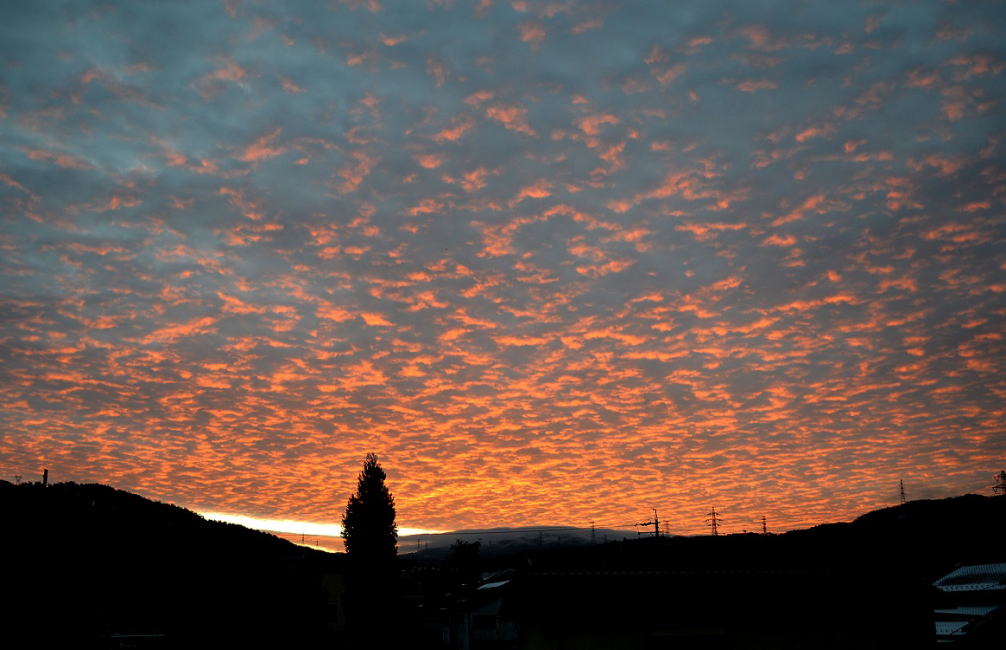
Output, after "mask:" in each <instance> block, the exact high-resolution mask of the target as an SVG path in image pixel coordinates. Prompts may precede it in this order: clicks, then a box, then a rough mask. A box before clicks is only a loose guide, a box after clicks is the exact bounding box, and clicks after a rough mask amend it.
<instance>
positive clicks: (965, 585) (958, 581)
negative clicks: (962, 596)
mask: <svg viewBox="0 0 1006 650" xmlns="http://www.w3.org/2000/svg"><path fill="white" fill-rule="evenodd" d="M933 585H935V586H936V587H938V588H939V589H941V590H942V591H998V590H1002V589H1006V562H1000V563H998V564H972V565H969V566H962V567H960V568H959V569H955V570H954V571H951V572H950V573H948V574H947V575H945V576H943V577H942V578H940V579H939V580H937V581H936V582H934V583H933Z"/></svg>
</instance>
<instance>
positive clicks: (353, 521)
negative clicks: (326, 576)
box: [342, 454, 398, 565]
mask: <svg viewBox="0 0 1006 650" xmlns="http://www.w3.org/2000/svg"><path fill="white" fill-rule="evenodd" d="M386 478H387V475H386V474H385V473H384V470H383V469H382V468H381V465H380V464H379V463H378V462H377V455H376V454H367V458H366V460H365V461H364V462H363V471H362V472H360V476H359V479H358V481H357V486H356V494H354V495H352V496H351V497H349V503H348V504H346V514H345V515H343V517H342V538H343V540H344V541H345V544H346V553H347V554H349V557H350V558H351V559H352V560H353V561H354V562H357V563H359V564H361V565H385V564H393V563H394V561H395V555H396V546H397V544H398V526H396V525H395V497H393V496H392V495H391V492H390V491H389V490H388V486H387V485H385V484H384V480H385V479H386Z"/></svg>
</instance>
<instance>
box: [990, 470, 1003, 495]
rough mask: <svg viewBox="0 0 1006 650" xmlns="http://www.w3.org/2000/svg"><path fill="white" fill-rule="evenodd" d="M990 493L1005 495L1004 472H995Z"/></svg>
mask: <svg viewBox="0 0 1006 650" xmlns="http://www.w3.org/2000/svg"><path fill="white" fill-rule="evenodd" d="M992 494H997V495H999V496H1003V497H1006V472H999V473H998V474H996V477H995V483H994V484H993V485H992Z"/></svg>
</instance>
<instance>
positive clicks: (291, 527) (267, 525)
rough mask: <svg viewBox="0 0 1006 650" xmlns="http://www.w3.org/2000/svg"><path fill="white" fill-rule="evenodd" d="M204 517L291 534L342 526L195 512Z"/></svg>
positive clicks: (335, 533)
mask: <svg viewBox="0 0 1006 650" xmlns="http://www.w3.org/2000/svg"><path fill="white" fill-rule="evenodd" d="M197 514H199V515H200V516H202V517H203V518H204V519H209V520H212V521H222V522H224V523H227V524H238V525H239V526H244V527H246V528H252V529H255V530H261V531H266V532H276V533H289V534H291V535H302V534H303V535H317V536H322V537H332V538H341V537H342V526H340V525H339V524H320V523H317V522H309V521H295V520H291V519H263V518H259V517H249V516H246V515H235V514H228V513H223V512H200V513H197ZM443 532H446V531H442V530H428V529H425V528H409V527H399V529H398V535H399V537H401V536H407V535H438V534H441V533H443Z"/></svg>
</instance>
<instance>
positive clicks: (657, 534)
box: [636, 508, 660, 537]
mask: <svg viewBox="0 0 1006 650" xmlns="http://www.w3.org/2000/svg"><path fill="white" fill-rule="evenodd" d="M636 525H637V526H653V536H654V537H660V520H659V519H657V509H656V508H654V509H653V521H644V522H641V523H638V524H636ZM636 533H637V534H638V533H639V530H638V529H637V530H636Z"/></svg>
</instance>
